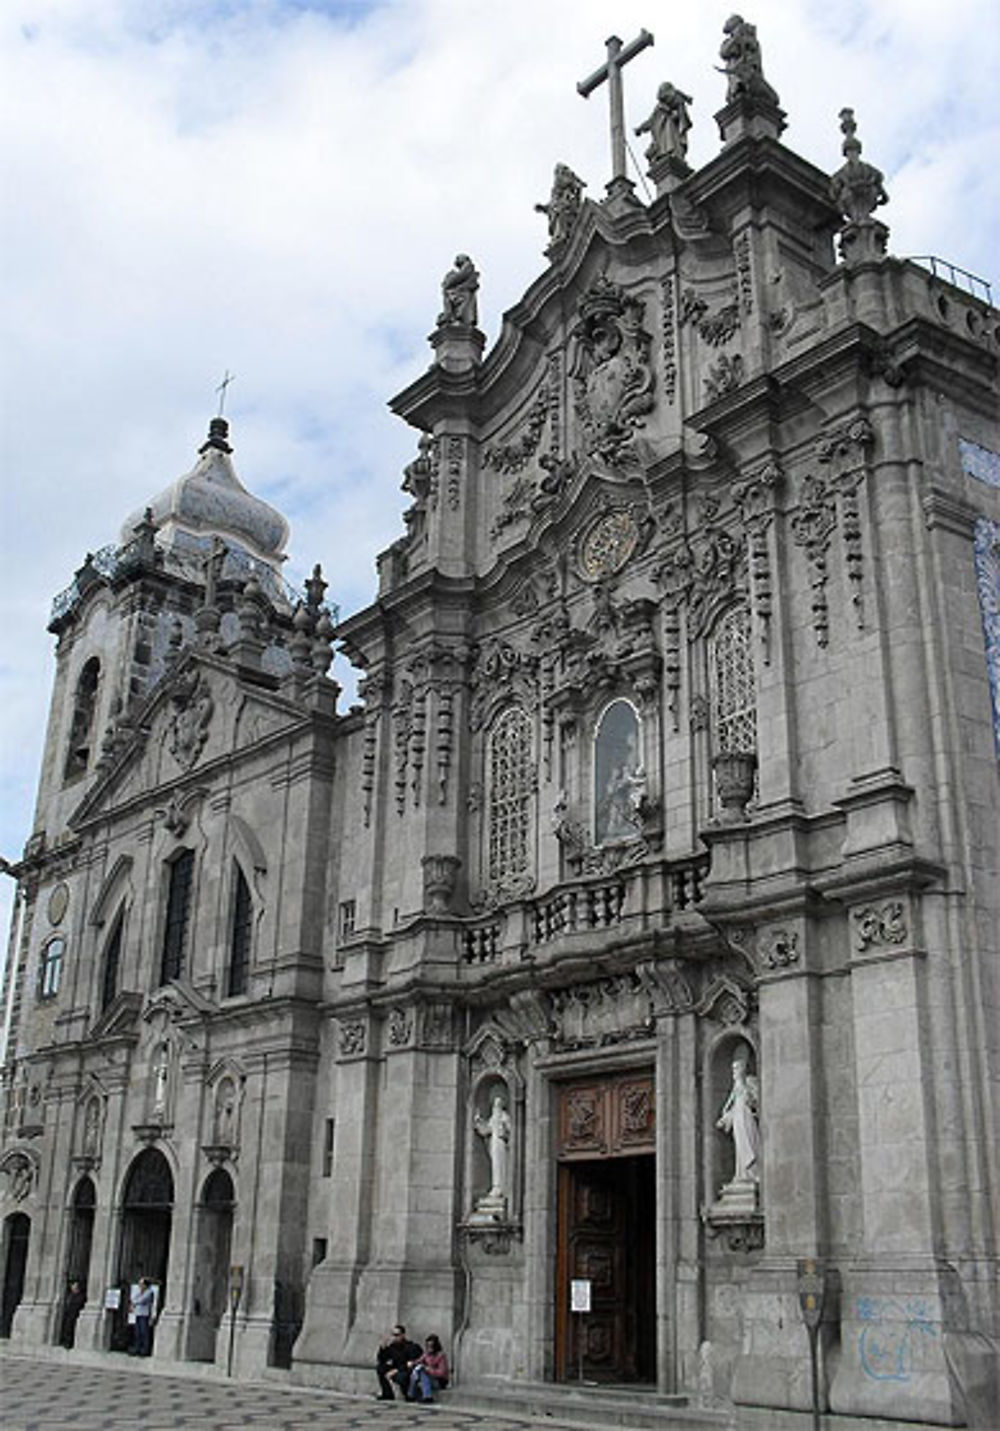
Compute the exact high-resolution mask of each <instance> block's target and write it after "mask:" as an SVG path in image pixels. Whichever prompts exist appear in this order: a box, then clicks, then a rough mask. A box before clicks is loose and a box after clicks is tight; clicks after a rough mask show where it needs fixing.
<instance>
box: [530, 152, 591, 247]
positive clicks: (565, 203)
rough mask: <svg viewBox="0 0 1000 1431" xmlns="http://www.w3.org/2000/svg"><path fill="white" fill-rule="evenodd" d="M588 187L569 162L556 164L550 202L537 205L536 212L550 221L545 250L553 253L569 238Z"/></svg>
mask: <svg viewBox="0 0 1000 1431" xmlns="http://www.w3.org/2000/svg"><path fill="white" fill-rule="evenodd" d="M586 187H587V185H586V184H585V183H584V181H583V180H582V179H581V178H580V177H579V175H577V174H574V173H573V170H572V169H571V168H570V167H569V165H568V164H557V165H556V167H555V173H554V174H553V176H552V193H551V195H550V196H549V202H548V203H547V204H536V205H535V212H536V213H537V214H545V215H546V216H547V218H548V221H549V246H548V248H547V249H546V250H545V252H546V253H551V252H552V251H553V249H555V248H556V247H557V246H558V245H559V244H561V243H563V242H564V241H565V240H566V239H568V238H569V236H570V234H571V232H572V230H573V225H574V224H575V223H576V220H577V216H578V215H579V213H580V207H581V205H582V204H583V191H584V189H585V188H586Z"/></svg>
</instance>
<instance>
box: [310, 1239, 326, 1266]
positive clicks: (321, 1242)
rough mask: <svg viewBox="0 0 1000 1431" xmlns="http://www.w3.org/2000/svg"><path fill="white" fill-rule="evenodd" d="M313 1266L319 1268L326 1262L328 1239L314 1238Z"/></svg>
mask: <svg viewBox="0 0 1000 1431" xmlns="http://www.w3.org/2000/svg"><path fill="white" fill-rule="evenodd" d="M312 1260H313V1266H314V1267H318V1266H319V1264H320V1263H321V1262H325V1261H326V1238H325V1237H314V1238H313V1259H312Z"/></svg>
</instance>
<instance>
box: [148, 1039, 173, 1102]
mask: <svg viewBox="0 0 1000 1431" xmlns="http://www.w3.org/2000/svg"><path fill="white" fill-rule="evenodd" d="M169 1077H170V1051H169V1049H168V1048H167V1045H166V1044H165V1043H164V1044H161V1045H160V1047H159V1049H158V1050H157V1053H156V1065H155V1067H154V1069H153V1101H152V1108H151V1112H152V1114H153V1117H154V1118H155V1119H162V1118H164V1117H165V1116H166V1112H167V1081H168V1079H169Z"/></svg>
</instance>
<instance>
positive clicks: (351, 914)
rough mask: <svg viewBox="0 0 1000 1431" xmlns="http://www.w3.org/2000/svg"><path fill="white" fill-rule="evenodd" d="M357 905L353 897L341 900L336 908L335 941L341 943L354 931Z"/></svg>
mask: <svg viewBox="0 0 1000 1431" xmlns="http://www.w3.org/2000/svg"><path fill="white" fill-rule="evenodd" d="M356 918H357V905H356V903H355V901H354V900H353V899H345V900H342V901H341V903H340V905H339V907H338V910H337V942H338V943H339V944H343V943H344V941H345V940H346V939H350V937H351V935H352V934H353V933H354V925H355V920H356Z"/></svg>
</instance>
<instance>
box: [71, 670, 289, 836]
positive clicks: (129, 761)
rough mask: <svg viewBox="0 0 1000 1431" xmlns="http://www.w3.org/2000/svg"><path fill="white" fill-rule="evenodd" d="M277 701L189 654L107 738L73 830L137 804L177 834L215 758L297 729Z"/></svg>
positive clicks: (286, 709)
mask: <svg viewBox="0 0 1000 1431" xmlns="http://www.w3.org/2000/svg"><path fill="white" fill-rule="evenodd" d="M301 719H302V715H301V712H300V711H299V710H297V709H296V708H294V707H293V706H291V705H289V704H288V703H287V702H286V701H284V700H283V699H282V698H281V697H280V696H277V695H275V694H273V693H271V692H269V691H266V690H264V689H262V688H260V687H257V686H251V685H248V684H246V683H244V682H243V681H241V679H240V677H239V676H238V674H237V673H236V672H235V671H234V670H233V669H232V668H231V667H230V666H229V664H228V663H227V662H226V661H224V660H222V659H220V658H218V657H215V656H210V655H207V654H205V653H203V652H196V651H188V652H185V653H184V655H183V656H181V657H180V659H179V660H178V661H176V662H175V664H174V665H173V666H172V667H171V669H170V670H169V671H168V672H167V673H166V674H165V676H164V677H163V679H162V680H161V681H160V682H159V683H158V684H157V686H156V688H155V689H154V690H153V691H152V692H151V693H150V695H149V696H148V698H147V699H146V701H145V702H144V703H143V704H142V705H141V706H140V707H139V708H138V709H137V710H136V711H135V712H134V713H132V714H130V715H129V716H128V718H127V719H124V720H121V721H119V723H118V725H117V727H115V728H113V729H109V730H108V732H107V733H106V735H105V739H104V745H103V749H102V755H101V759H100V761H99V762H98V766H97V770H98V775H97V779H96V781H95V782H94V784H93V785H92V786H91V788H90V790H89V791H88V792H87V794H86V796H85V797H84V799H83V800H82V801H81V803H80V804H79V805H78V806H77V808H76V810H75V811H74V812H73V815H72V817H71V820H70V824H71V825H72V826H73V827H75V828H80V827H81V826H83V825H86V824H87V823H88V822H89V821H91V820H93V819H95V818H98V817H101V816H106V815H108V814H110V813H112V812H114V811H116V810H120V809H124V808H126V807H130V806H133V805H135V804H136V803H143V804H146V803H151V804H153V806H154V813H155V814H156V815H158V816H159V817H160V818H162V819H164V820H165V822H166V823H167V827H168V828H173V827H174V826H175V825H176V826H177V828H178V830H180V829H182V828H183V827H184V825H185V824H186V822H187V820H188V819H189V818H190V813H191V812H190V809H188V808H187V807H188V806H190V804H191V802H192V800H193V799H194V798H195V796H196V795H198V794H200V793H203V792H204V785H200V786H199V785H198V784H196V783H193V782H198V781H199V780H200V779H201V778H202V776H203V772H204V779H205V780H206V781H207V780H208V779H210V771H211V767H212V766H213V765H214V764H215V763H216V762H218V760H219V759H220V758H225V759H227V760H228V759H231V758H232V757H233V755H234V754H236V755H238V754H239V753H240V752H241V751H243V750H247V749H250V748H252V747H253V746H255V745H258V744H259V743H260V742H262V741H265V740H268V739H270V738H273V737H274V736H275V735H280V733H281V732H282V731H284V730H287V729H289V728H290V727H292V726H294V725H297V724H298V723H300V722H301Z"/></svg>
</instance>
